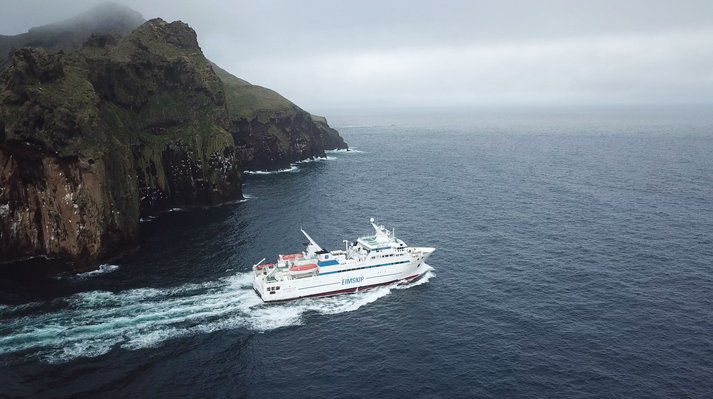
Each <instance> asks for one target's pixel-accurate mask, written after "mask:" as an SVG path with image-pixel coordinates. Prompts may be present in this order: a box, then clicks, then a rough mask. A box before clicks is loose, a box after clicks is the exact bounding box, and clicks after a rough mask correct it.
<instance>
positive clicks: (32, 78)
mask: <svg viewBox="0 0 713 399" xmlns="http://www.w3.org/2000/svg"><path fill="white" fill-rule="evenodd" d="M96 42H101V43H110V42H111V40H98V38H94V39H93V40H91V43H93V44H92V45H91V46H88V47H86V48H84V49H83V50H81V51H79V52H77V53H73V54H61V53H60V54H48V53H47V52H46V51H45V50H42V49H22V50H19V51H17V52H16V53H15V56H14V59H13V63H12V66H11V67H9V68H8V69H6V70H5V71H3V73H2V75H1V76H0V93H1V94H0V121H2V122H0V123H1V124H2V129H1V131H2V134H1V135H0V187H1V189H0V190H1V191H0V218H1V222H0V254H1V255H0V260H4V261H7V260H12V259H18V258H21V257H30V256H37V255H45V256H51V257H62V258H66V259H71V260H73V261H75V262H76V264H77V265H78V267H80V268H81V267H82V266H83V265H87V264H90V263H92V262H94V261H96V260H98V259H101V258H103V257H107V256H111V255H112V254H115V253H116V252H117V249H119V248H126V247H127V246H130V245H135V244H136V242H137V232H138V223H139V217H140V215H141V214H148V213H152V212H156V211H160V210H163V209H167V208H171V207H177V206H196V205H213V204H217V203H220V202H224V201H230V200H234V199H239V198H241V187H240V183H241V175H240V164H239V162H238V160H237V159H236V157H235V146H234V140H233V137H232V135H231V134H230V133H229V132H228V131H227V130H226V129H225V126H227V115H226V112H225V109H226V108H225V94H224V92H223V86H222V83H221V81H220V79H218V77H217V76H216V74H215V73H214V72H213V68H212V67H211V65H210V63H209V62H208V60H206V59H205V57H203V54H202V53H201V51H200V48H199V47H198V43H197V41H196V36H195V32H193V30H192V29H190V28H189V27H188V26H187V25H185V24H183V23H180V22H174V23H170V24H169V23H166V22H164V21H162V20H152V21H149V22H147V23H145V24H144V25H142V26H141V27H139V28H138V29H137V30H135V31H134V32H133V33H131V34H130V35H129V36H127V37H125V38H124V39H122V40H120V41H118V42H117V44H116V45H115V46H110V47H94V44H95V43H96Z"/></svg>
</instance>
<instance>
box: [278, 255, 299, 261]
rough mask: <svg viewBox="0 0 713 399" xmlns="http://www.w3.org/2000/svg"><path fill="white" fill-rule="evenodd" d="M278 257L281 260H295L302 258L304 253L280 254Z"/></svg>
mask: <svg viewBox="0 0 713 399" xmlns="http://www.w3.org/2000/svg"><path fill="white" fill-rule="evenodd" d="M280 258H281V259H282V260H295V259H301V258H304V255H302V254H289V255H280Z"/></svg>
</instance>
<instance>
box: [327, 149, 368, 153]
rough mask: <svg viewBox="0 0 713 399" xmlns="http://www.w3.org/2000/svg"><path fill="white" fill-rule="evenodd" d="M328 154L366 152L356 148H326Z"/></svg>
mask: <svg viewBox="0 0 713 399" xmlns="http://www.w3.org/2000/svg"><path fill="white" fill-rule="evenodd" d="M324 152H325V153H327V154H364V151H361V150H357V149H356V148H350V149H348V150H347V149H341V150H326V151H324Z"/></svg>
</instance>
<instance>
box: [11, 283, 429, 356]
mask: <svg viewBox="0 0 713 399" xmlns="http://www.w3.org/2000/svg"><path fill="white" fill-rule="evenodd" d="M430 273H431V272H429V274H430ZM429 274H427V275H426V276H424V277H423V278H422V279H420V280H418V281H417V282H413V283H410V284H407V285H404V286H398V284H393V285H391V286H384V287H379V288H375V289H371V290H367V291H363V292H358V293H355V294H350V295H338V296H334V297H328V298H305V299H301V300H297V301H291V302H287V303H281V304H269V305H268V304H264V303H263V302H262V300H261V299H260V298H259V297H258V296H257V295H256V294H255V292H254V291H253V289H252V274H251V273H250V272H248V273H240V274H237V275H234V276H231V277H226V278H222V279H219V280H214V281H208V282H205V283H200V284H184V285H181V286H178V287H172V288H162V289H158V288H138V289H132V290H126V291H120V292H116V293H114V292H109V291H89V292H82V293H78V294H75V295H72V296H70V297H66V298H61V299H58V300H55V301H53V306H52V309H55V310H51V311H47V312H44V313H39V314H37V313H36V314H31V315H24V316H23V315H22V314H20V313H17V311H18V310H19V309H21V308H23V307H27V306H30V305H31V306H30V307H31V308H33V307H34V308H36V309H31V310H34V311H41V310H40V309H41V307H42V306H43V305H44V304H43V303H33V304H25V305H19V306H6V305H3V306H2V307H0V315H2V316H3V322H2V323H1V324H0V356H2V355H8V354H18V353H19V354H21V355H26V356H31V357H39V358H41V359H43V360H45V361H48V362H51V363H55V362H65V361H68V360H71V359H74V358H77V357H82V356H85V357H92V356H100V355H102V354H104V353H107V352H108V351H110V350H111V349H112V348H114V347H121V348H125V349H139V348H146V347H152V346H157V345H160V344H162V343H163V342H165V341H166V340H168V339H172V338H176V337H181V336H190V335H196V334H203V333H209V332H213V331H219V330H225V329H235V328H245V329H249V330H252V331H258V332H261V331H268V330H272V329H275V328H280V327H286V326H291V325H300V324H302V323H304V316H305V314H308V313H318V314H324V315H328V314H336V313H343V312H351V311H354V310H357V309H359V308H361V307H362V306H364V305H367V304H369V303H372V302H374V301H376V300H377V299H379V298H382V297H384V296H386V295H388V294H389V293H390V292H391V291H392V289H393V288H396V287H397V286H398V288H408V287H409V286H415V285H420V284H423V283H425V282H427V281H428V279H429V278H430V276H432V274H430V276H429ZM58 308H59V309H58ZM56 309H58V310H56ZM13 314H17V316H15V317H13Z"/></svg>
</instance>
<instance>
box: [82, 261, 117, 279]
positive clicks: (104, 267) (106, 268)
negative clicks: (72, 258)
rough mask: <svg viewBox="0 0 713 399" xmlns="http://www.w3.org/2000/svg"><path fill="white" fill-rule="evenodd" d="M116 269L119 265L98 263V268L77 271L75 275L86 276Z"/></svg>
mask: <svg viewBox="0 0 713 399" xmlns="http://www.w3.org/2000/svg"><path fill="white" fill-rule="evenodd" d="M117 270H119V265H109V264H103V265H99V269H96V270H91V271H88V272H84V273H77V274H76V275H75V276H76V277H79V278H87V277H94V276H98V275H100V274H107V273H111V272H115V271H117Z"/></svg>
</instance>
